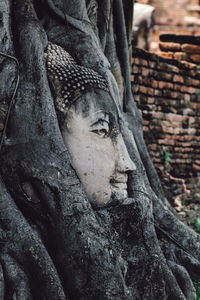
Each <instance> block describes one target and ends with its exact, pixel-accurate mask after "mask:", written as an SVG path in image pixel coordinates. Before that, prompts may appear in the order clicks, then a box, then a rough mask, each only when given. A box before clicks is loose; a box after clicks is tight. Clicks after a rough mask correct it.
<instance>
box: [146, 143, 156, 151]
mask: <svg viewBox="0 0 200 300" xmlns="http://www.w3.org/2000/svg"><path fill="white" fill-rule="evenodd" d="M148 148H149V149H151V150H157V148H158V147H157V145H155V144H153V145H151V144H150V145H148Z"/></svg>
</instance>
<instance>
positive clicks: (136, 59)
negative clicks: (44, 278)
mask: <svg viewBox="0 0 200 300" xmlns="http://www.w3.org/2000/svg"><path fill="white" fill-rule="evenodd" d="M135 64H136V65H139V66H140V59H139V58H138V57H136V58H135Z"/></svg>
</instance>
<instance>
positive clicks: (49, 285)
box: [0, 0, 200, 300]
mask: <svg viewBox="0 0 200 300" xmlns="http://www.w3.org/2000/svg"><path fill="white" fill-rule="evenodd" d="M123 4H124V7H123ZM128 5H130V4H129V1H123V2H122V0H115V1H112V0H106V1H102V0H101V1H100V0H99V1H95V0H94V1H93V0H86V1H83V0H76V1H75V0H73V1H72V0H67V1H64V0H47V1H39V0H28V1H23V0H10V1H9V0H2V1H1V4H0V40H1V44H0V51H1V52H2V53H4V54H7V55H10V56H11V57H8V56H7V57H5V56H0V66H1V73H0V77H1V78H0V86H1V88H0V122H1V123H2V120H3V118H4V125H6V123H5V118H6V116H5V111H6V110H8V107H9V103H10V99H12V95H13V91H14V89H15V86H16V84H17V74H18V71H19V74H20V76H19V84H18V85H17V93H16V95H15V102H14V105H13V106H12V110H11V113H10V114H9V122H8V126H7V128H5V129H6V132H5V133H6V135H5V136H4V134H2V137H3V138H4V139H3V140H2V141H3V142H4V143H3V147H2V149H1V176H2V178H1V181H0V193H1V197H0V299H6V300H7V299H8V300H10V299H23V300H25V299H28V300H30V299H37V300H38V299H52V300H55V299H70V300H72V299H75V300H78V299H81V300H83V299H85V300H86V299H88V300H89V299H95V300H97V299H101V300H102V299H105V300H106V299H114V300H117V299H126V300H127V299H134V300H135V299H148V300H149V299H152V300H154V299H170V300H171V299H176V300H177V299H188V300H190V299H195V290H194V287H193V283H192V281H199V280H200V251H199V250H200V238H199V235H198V234H196V233H195V232H193V231H192V230H191V229H189V228H188V227H186V226H185V225H184V224H183V223H181V222H180V221H179V220H178V218H177V216H176V213H175V212H174V211H173V209H172V208H171V207H170V205H169V203H168V201H167V200H166V199H165V197H164V194H163V191H162V188H161V184H160V181H159V179H158V176H157V174H156V172H155V169H154V167H153V164H152V162H151V160H150V157H149V154H148V151H147V148H146V146H145V143H144V140H143V134H142V120H141V116H140V114H139V112H138V110H137V108H136V105H135V103H134V99H133V96H132V94H131V87H130V63H129V41H128V39H127V33H128V34H129V29H130V12H129V10H128V9H127V6H128ZM129 9H132V8H129ZM48 42H52V43H55V44H58V45H59V46H61V47H63V48H64V49H65V50H66V51H67V52H69V53H70V54H71V55H72V56H73V57H74V58H75V59H76V61H78V62H79V64H81V65H82V66H85V67H87V68H92V69H93V70H96V71H98V72H99V73H101V74H102V76H104V78H106V80H107V81H108V84H109V88H110V93H111V95H112V96H113V97H115V98H117V101H118V102H123V112H122V113H121V125H120V126H121V128H120V129H121V132H122V134H123V137H124V140H125V142H126V146H127V149H128V151H129V155H130V157H131V159H132V160H133V161H134V163H135V164H136V167H137V169H136V171H135V172H132V173H131V174H130V176H129V181H128V190H129V198H127V199H126V200H125V201H124V202H123V203H121V204H113V205H112V203H111V204H110V205H108V206H106V207H103V208H101V209H97V208H93V207H92V206H91V204H90V202H89V201H88V199H87V196H86V195H85V192H84V191H83V188H82V185H81V183H80V181H79V179H78V177H77V174H76V172H75V170H74V169H73V167H72V166H71V163H70V156H69V153H68V150H67V148H66V146H65V145H64V143H63V139H62V135H61V131H60V127H59V124H58V118H57V115H56V111H55V108H54V98H53V95H52V92H51V90H50V87H49V82H48V78H47V71H46V64H45V57H44V51H45V49H46V47H47V44H48ZM12 56H14V57H15V58H17V60H18V62H19V70H18V64H17V63H16V61H14V60H13V58H12ZM110 70H111V71H112V73H113V74H114V75H115V78H116V81H115V79H114V77H113V75H112V73H111V71H110ZM116 82H117V83H118V87H119V90H120V92H121V93H120V95H121V98H120V97H119V94H118V88H117V84H116ZM1 123H0V124H1Z"/></svg>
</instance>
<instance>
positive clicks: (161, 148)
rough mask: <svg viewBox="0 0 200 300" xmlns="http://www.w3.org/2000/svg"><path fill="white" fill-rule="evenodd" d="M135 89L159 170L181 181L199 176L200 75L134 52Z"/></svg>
mask: <svg viewBox="0 0 200 300" xmlns="http://www.w3.org/2000/svg"><path fill="white" fill-rule="evenodd" d="M132 82H133V84H132V89H133V93H134V97H135V100H136V102H137V104H138V107H139V109H140V110H141V112H142V115H143V125H144V127H143V128H144V137H145V141H146V143H147V145H148V148H149V152H150V155H151V157H152V160H153V162H154V165H155V166H156V168H157V169H159V171H160V170H162V168H163V166H164V165H165V164H166V163H168V164H169V165H170V174H171V175H173V176H175V177H179V178H191V177H197V176H199V175H200V72H199V70H198V68H197V67H196V66H195V65H194V66H191V65H190V67H189V68H188V67H187V65H186V64H182V63H180V62H179V61H175V60H169V59H164V58H161V57H159V56H157V55H155V54H151V53H149V52H146V51H143V50H140V49H134V50H133V65H132Z"/></svg>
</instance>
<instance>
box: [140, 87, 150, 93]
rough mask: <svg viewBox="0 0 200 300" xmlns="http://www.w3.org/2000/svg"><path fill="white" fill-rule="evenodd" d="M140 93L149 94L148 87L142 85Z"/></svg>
mask: <svg viewBox="0 0 200 300" xmlns="http://www.w3.org/2000/svg"><path fill="white" fill-rule="evenodd" d="M139 91H140V93H143V94H147V92H148V87H146V86H143V85H140V87H139Z"/></svg>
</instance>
